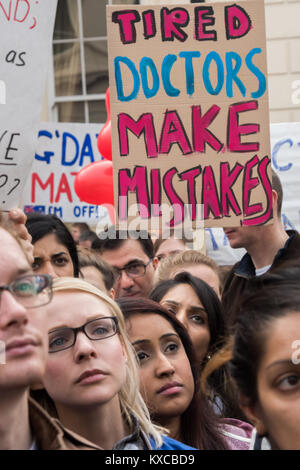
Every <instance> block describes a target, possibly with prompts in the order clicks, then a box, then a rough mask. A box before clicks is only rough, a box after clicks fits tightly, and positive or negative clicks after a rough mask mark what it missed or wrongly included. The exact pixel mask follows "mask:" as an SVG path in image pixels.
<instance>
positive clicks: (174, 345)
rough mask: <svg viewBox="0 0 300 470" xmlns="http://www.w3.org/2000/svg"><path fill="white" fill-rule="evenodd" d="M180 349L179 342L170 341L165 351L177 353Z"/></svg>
mask: <svg viewBox="0 0 300 470" xmlns="http://www.w3.org/2000/svg"><path fill="white" fill-rule="evenodd" d="M178 350H179V344H177V343H176V342H174V341H172V342H171V343H168V344H167V345H166V347H165V352H168V353H176V352H177V351H178Z"/></svg>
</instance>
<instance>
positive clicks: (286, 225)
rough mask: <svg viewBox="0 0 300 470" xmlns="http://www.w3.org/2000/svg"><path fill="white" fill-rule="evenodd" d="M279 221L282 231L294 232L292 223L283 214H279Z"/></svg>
mask: <svg viewBox="0 0 300 470" xmlns="http://www.w3.org/2000/svg"><path fill="white" fill-rule="evenodd" d="M299 212H300V211H299ZM281 220H282V223H283V226H284V230H296V228H295V227H294V225H293V224H292V222H291V221H290V220H289V219H288V218H287V216H286V215H285V214H281Z"/></svg>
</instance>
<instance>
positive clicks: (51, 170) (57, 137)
mask: <svg viewBox="0 0 300 470" xmlns="http://www.w3.org/2000/svg"><path fill="white" fill-rule="evenodd" d="M100 130H101V125H99V124H75V123H70V124H69V123H51V122H45V123H42V125H41V128H40V130H39V132H38V145H37V152H36V154H35V157H34V163H33V166H32V168H31V172H30V175H29V177H28V180H27V183H26V186H25V190H24V196H23V200H22V206H23V208H24V212H25V213H29V212H41V213H43V214H54V215H57V217H60V218H61V219H62V220H63V221H64V222H87V223H88V224H91V225H96V224H98V223H99V222H100V221H101V223H102V222H103V226H105V225H110V219H109V216H108V214H107V211H106V209H105V208H104V207H101V206H96V205H92V204H87V203H86V202H82V201H80V199H79V198H78V196H77V195H76V193H75V190H74V178H75V175H76V173H77V172H78V171H80V170H81V169H82V168H83V167H84V166H86V165H89V164H90V163H93V162H95V161H98V160H101V156H100V154H99V151H98V148H97V136H98V133H99V131H100Z"/></svg>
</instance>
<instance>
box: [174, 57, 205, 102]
mask: <svg viewBox="0 0 300 470" xmlns="http://www.w3.org/2000/svg"><path fill="white" fill-rule="evenodd" d="M200 55H201V54H200V52H199V51H183V52H179V57H183V58H184V59H185V81H186V92H187V94H188V95H190V96H191V95H193V94H194V91H195V86H194V82H195V77H194V68H193V58H196V57H200Z"/></svg>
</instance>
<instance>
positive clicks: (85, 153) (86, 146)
mask: <svg viewBox="0 0 300 470" xmlns="http://www.w3.org/2000/svg"><path fill="white" fill-rule="evenodd" d="M86 157H89V159H90V163H93V162H94V161H95V159H94V154H93V147H92V141H91V136H90V135H89V134H86V136H85V138H84V141H83V144H82V149H81V154H80V160H79V166H82V165H83V159H84V158H86ZM85 165H86V163H85Z"/></svg>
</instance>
